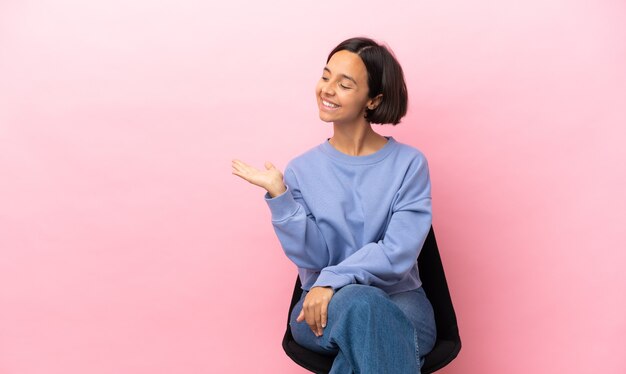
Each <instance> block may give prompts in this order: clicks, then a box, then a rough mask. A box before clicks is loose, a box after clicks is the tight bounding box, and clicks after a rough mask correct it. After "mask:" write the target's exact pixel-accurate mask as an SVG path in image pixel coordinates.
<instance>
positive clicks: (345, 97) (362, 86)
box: [315, 50, 380, 123]
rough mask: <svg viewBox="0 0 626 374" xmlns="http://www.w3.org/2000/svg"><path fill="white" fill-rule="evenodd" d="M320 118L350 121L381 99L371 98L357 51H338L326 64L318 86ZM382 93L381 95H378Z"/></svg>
mask: <svg viewBox="0 0 626 374" xmlns="http://www.w3.org/2000/svg"><path fill="white" fill-rule="evenodd" d="M315 94H316V97H317V106H318V108H319V114H320V119H321V120H322V121H324V122H334V123H351V122H354V121H356V120H358V119H360V118H363V115H364V114H365V108H366V106H369V107H371V108H372V109H373V108H374V107H375V105H377V104H378V100H376V101H374V100H370V99H369V97H368V86H367V69H366V68H365V64H364V63H363V60H361V57H359V55H357V54H356V53H353V52H350V51H346V50H342V51H339V52H336V53H335V54H334V55H333V56H332V57H331V58H330V60H329V61H328V64H326V66H325V67H324V70H323V72H322V77H321V78H320V80H319V82H318V83H317V86H316V87H315ZM379 96H380V95H379Z"/></svg>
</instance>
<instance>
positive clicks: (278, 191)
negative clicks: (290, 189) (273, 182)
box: [267, 183, 287, 198]
mask: <svg viewBox="0 0 626 374" xmlns="http://www.w3.org/2000/svg"><path fill="white" fill-rule="evenodd" d="M285 191H287V187H286V186H285V184H284V183H281V184H279V185H277V186H271V187H269V188H267V192H268V193H269V194H270V196H271V197H272V198H274V197H276V196H278V195H282V194H283V193H285Z"/></svg>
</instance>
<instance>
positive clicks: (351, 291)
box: [330, 283, 389, 308]
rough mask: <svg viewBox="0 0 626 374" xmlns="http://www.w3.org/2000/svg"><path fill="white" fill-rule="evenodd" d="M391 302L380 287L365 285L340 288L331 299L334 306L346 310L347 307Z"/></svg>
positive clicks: (350, 285)
mask: <svg viewBox="0 0 626 374" xmlns="http://www.w3.org/2000/svg"><path fill="white" fill-rule="evenodd" d="M385 300H387V301H389V296H388V295H387V293H386V292H385V291H383V290H381V289H380V288H378V287H374V286H369V285H365V284H355V283H353V284H349V285H347V286H344V287H342V288H340V289H339V290H338V291H337V292H336V293H335V295H333V297H332V298H331V300H330V302H331V303H333V301H334V303H333V304H334V305H337V306H340V307H341V308H345V307H347V306H371V305H375V304H377V301H385Z"/></svg>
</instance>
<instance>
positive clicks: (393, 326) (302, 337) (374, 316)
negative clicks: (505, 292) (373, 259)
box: [289, 284, 437, 374]
mask: <svg viewBox="0 0 626 374" xmlns="http://www.w3.org/2000/svg"><path fill="white" fill-rule="evenodd" d="M307 293H308V292H307V291H302V297H301V298H300V301H298V303H297V304H296V305H295V307H294V308H293V311H292V313H291V316H290V322H289V325H290V327H291V333H292V335H293V338H294V340H295V341H296V342H297V343H298V344H300V345H301V346H303V347H305V348H308V349H310V350H312V351H315V352H318V353H322V354H327V355H333V354H336V355H337V356H336V357H335V360H334V361H333V366H332V369H331V371H330V374H352V373H362V374H368V373H376V374H380V373H419V372H420V367H421V366H422V364H423V363H424V358H423V357H424V356H425V355H426V354H427V353H428V352H430V351H431V350H432V348H433V346H434V345H435V340H436V338H437V332H436V326H435V316H434V313H433V308H432V305H431V304H430V301H428V298H427V297H426V293H425V292H424V290H423V289H422V287H420V288H418V289H415V290H411V291H406V292H400V293H397V294H394V295H388V294H387V293H386V292H385V291H383V290H381V289H380V288H377V287H374V286H368V285H363V284H349V285H347V286H345V287H342V288H340V289H339V290H337V292H335V294H334V295H333V297H332V298H331V299H330V302H329V304H328V318H327V323H326V327H325V328H324V330H323V334H322V335H321V336H319V337H317V336H315V334H314V333H313V331H311V328H310V327H309V325H307V324H306V321H302V322H297V321H296V318H297V317H298V315H299V314H300V311H301V310H302V303H303V302H304V298H305V296H306V295H307Z"/></svg>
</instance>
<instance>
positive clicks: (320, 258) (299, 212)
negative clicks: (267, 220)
mask: <svg viewBox="0 0 626 374" xmlns="http://www.w3.org/2000/svg"><path fill="white" fill-rule="evenodd" d="M284 182H285V186H286V187H287V190H286V191H285V192H284V193H282V194H280V195H278V196H275V197H273V198H272V197H271V196H270V194H269V193H266V194H265V201H266V202H267V204H268V206H269V208H270V210H271V215H272V225H273V226H274V231H275V232H276V235H277V236H278V240H279V241H280V243H281V245H282V247H283V250H284V252H285V254H286V255H287V257H288V258H289V259H290V260H291V261H292V262H293V263H295V264H296V265H297V266H298V267H300V268H304V269H313V270H320V269H322V268H324V267H325V266H326V265H328V259H329V255H328V247H327V244H326V242H325V240H324V237H323V236H322V233H321V232H320V230H319V228H318V226H317V223H316V222H315V217H314V216H313V214H311V211H310V209H309V208H308V206H307V205H306V202H305V201H304V199H303V198H302V194H301V193H300V188H299V186H298V181H297V179H296V176H295V174H294V172H293V171H292V170H291V169H290V167H289V165H288V166H287V167H286V168H285V175H284Z"/></svg>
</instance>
